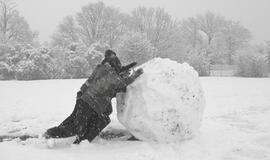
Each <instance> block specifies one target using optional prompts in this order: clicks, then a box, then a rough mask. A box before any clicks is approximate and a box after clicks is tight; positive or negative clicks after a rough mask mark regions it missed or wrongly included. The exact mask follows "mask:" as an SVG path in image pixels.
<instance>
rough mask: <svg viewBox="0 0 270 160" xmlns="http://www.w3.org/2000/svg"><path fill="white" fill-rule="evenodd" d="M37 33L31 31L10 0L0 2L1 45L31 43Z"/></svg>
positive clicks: (0, 0)
mask: <svg viewBox="0 0 270 160" xmlns="http://www.w3.org/2000/svg"><path fill="white" fill-rule="evenodd" d="M36 36H37V33H35V32H33V31H31V29H30V27H29V24H28V23H27V22H26V20H25V19H24V18H23V17H21V16H20V15H19V12H18V11H17V10H16V9H15V4H14V3H13V2H12V1H11V0H0V40H1V42H2V43H7V42H13V43H24V44H25V43H31V44H32V43H33V41H34V39H35V37H36Z"/></svg>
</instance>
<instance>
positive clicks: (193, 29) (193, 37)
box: [180, 17, 203, 48]
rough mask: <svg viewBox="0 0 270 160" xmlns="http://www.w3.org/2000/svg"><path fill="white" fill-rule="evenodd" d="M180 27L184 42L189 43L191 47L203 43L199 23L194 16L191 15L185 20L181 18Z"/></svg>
mask: <svg viewBox="0 0 270 160" xmlns="http://www.w3.org/2000/svg"><path fill="white" fill-rule="evenodd" d="M180 29H181V33H182V37H183V40H184V42H185V44H187V45H191V46H192V48H196V47H197V45H201V44H202V43H203V42H202V41H203V40H202V36H201V34H200V30H199V25H198V22H197V21H196V19H195V18H193V17H191V18H188V19H187V20H183V21H182V22H181V23H180Z"/></svg>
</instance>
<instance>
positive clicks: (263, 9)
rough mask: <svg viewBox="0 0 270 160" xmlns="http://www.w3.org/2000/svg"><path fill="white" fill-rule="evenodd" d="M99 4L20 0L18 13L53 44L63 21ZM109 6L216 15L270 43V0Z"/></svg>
mask: <svg viewBox="0 0 270 160" xmlns="http://www.w3.org/2000/svg"><path fill="white" fill-rule="evenodd" d="M97 1H98V0H16V3H17V9H18V10H19V11H20V13H21V15H22V16H24V17H25V19H26V20H27V21H28V23H29V24H30V26H31V28H32V29H34V30H36V31H38V32H39V38H40V40H41V41H47V40H49V38H50V36H51V35H52V34H53V32H54V31H55V30H56V28H57V25H58V24H59V22H60V21H61V20H62V18H63V17H65V16H67V15H74V14H75V13H76V12H78V11H80V8H81V6H83V5H86V4H88V3H89V2H97ZM103 2H104V3H105V4H106V5H110V6H114V7H118V8H120V10H121V11H123V12H130V11H131V10H132V9H133V8H135V7H137V6H153V7H162V8H164V9H165V10H166V11H167V12H168V13H169V14H171V15H172V16H174V17H177V18H178V19H183V18H187V17H190V16H194V15H196V14H201V13H205V12H206V11H208V10H209V11H213V12H215V13H217V14H220V15H223V16H225V17H226V18H227V19H232V20H236V21H240V22H241V24H242V25H244V26H245V27H246V28H248V29H249V30H250V31H251V32H252V34H253V37H254V39H255V42H264V41H265V40H270V0H103Z"/></svg>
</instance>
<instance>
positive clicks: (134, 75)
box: [118, 68, 143, 89]
mask: <svg viewBox="0 0 270 160" xmlns="http://www.w3.org/2000/svg"><path fill="white" fill-rule="evenodd" d="M141 74H143V69H142V68H139V69H138V70H136V71H135V72H134V73H132V75H130V76H128V77H125V78H121V80H120V83H119V85H118V89H122V88H125V87H126V86H128V85H130V84H131V83H132V82H134V81H135V79H136V78H138V77H139V76H140V75H141Z"/></svg>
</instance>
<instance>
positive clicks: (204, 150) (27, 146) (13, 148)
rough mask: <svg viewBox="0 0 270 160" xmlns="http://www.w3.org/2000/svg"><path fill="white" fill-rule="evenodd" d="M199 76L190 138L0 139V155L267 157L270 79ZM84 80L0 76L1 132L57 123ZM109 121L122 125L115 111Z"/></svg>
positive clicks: (133, 159) (53, 158)
mask: <svg viewBox="0 0 270 160" xmlns="http://www.w3.org/2000/svg"><path fill="white" fill-rule="evenodd" d="M200 80H201V82H202V86H203V89H204V93H205V99H206V108H205V112H204V117H203V123H202V126H201V128H200V133H199V134H198V135H197V136H195V137H194V138H193V139H191V140H186V141H183V142H180V143H169V144H159V143H149V142H140V141H128V142H127V141H113V142H109V141H101V140H97V141H95V142H94V143H92V144H89V143H88V142H87V141H83V142H82V144H80V145H71V146H66V147H59V148H55V149H48V148H46V147H42V146H40V145H37V144H35V140H34V139H29V140H28V141H26V142H25V143H22V142H20V141H19V140H18V139H17V140H13V141H5V142H0V159H1V160H18V159H29V160H36V159H39V160H42V159H44V160H45V159H46V160H47V159H49V160H61V159H63V160H71V159H80V160H84V159H85V160H86V159H87V160H89V159H101V160H102V159H104V160H105V159H106V160H108V159H110V160H113V159H117V160H121V159H125V160H146V159H147V160H148V159H153V160H160V159H169V160H170V159H171V160H251V159H252V160H258V159H259V160H269V159H270V118H269V117H270V79H269V78H261V79H255V78H254V79H252V78H219V77H209V78H200ZM84 81H85V80H47V81H27V82H26V81H0V91H1V92H0V98H1V99H0V136H3V135H23V134H33V135H38V134H40V133H42V132H43V131H44V130H46V129H47V128H49V127H52V126H55V125H58V124H59V123H60V122H61V121H62V120H63V119H64V118H65V117H66V116H68V115H69V114H70V113H71V112H72V110H73V107H74V104H75V96H76V91H77V90H78V89H79V87H80V86H81V84H82V83H83V82H84ZM114 103H115V102H114ZM114 111H115V110H114ZM110 127H115V128H122V129H123V128H124V127H123V126H122V125H121V124H120V123H119V122H118V121H117V118H116V113H115V112H114V113H113V115H112V123H111V125H110ZM23 144H24V145H23Z"/></svg>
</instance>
